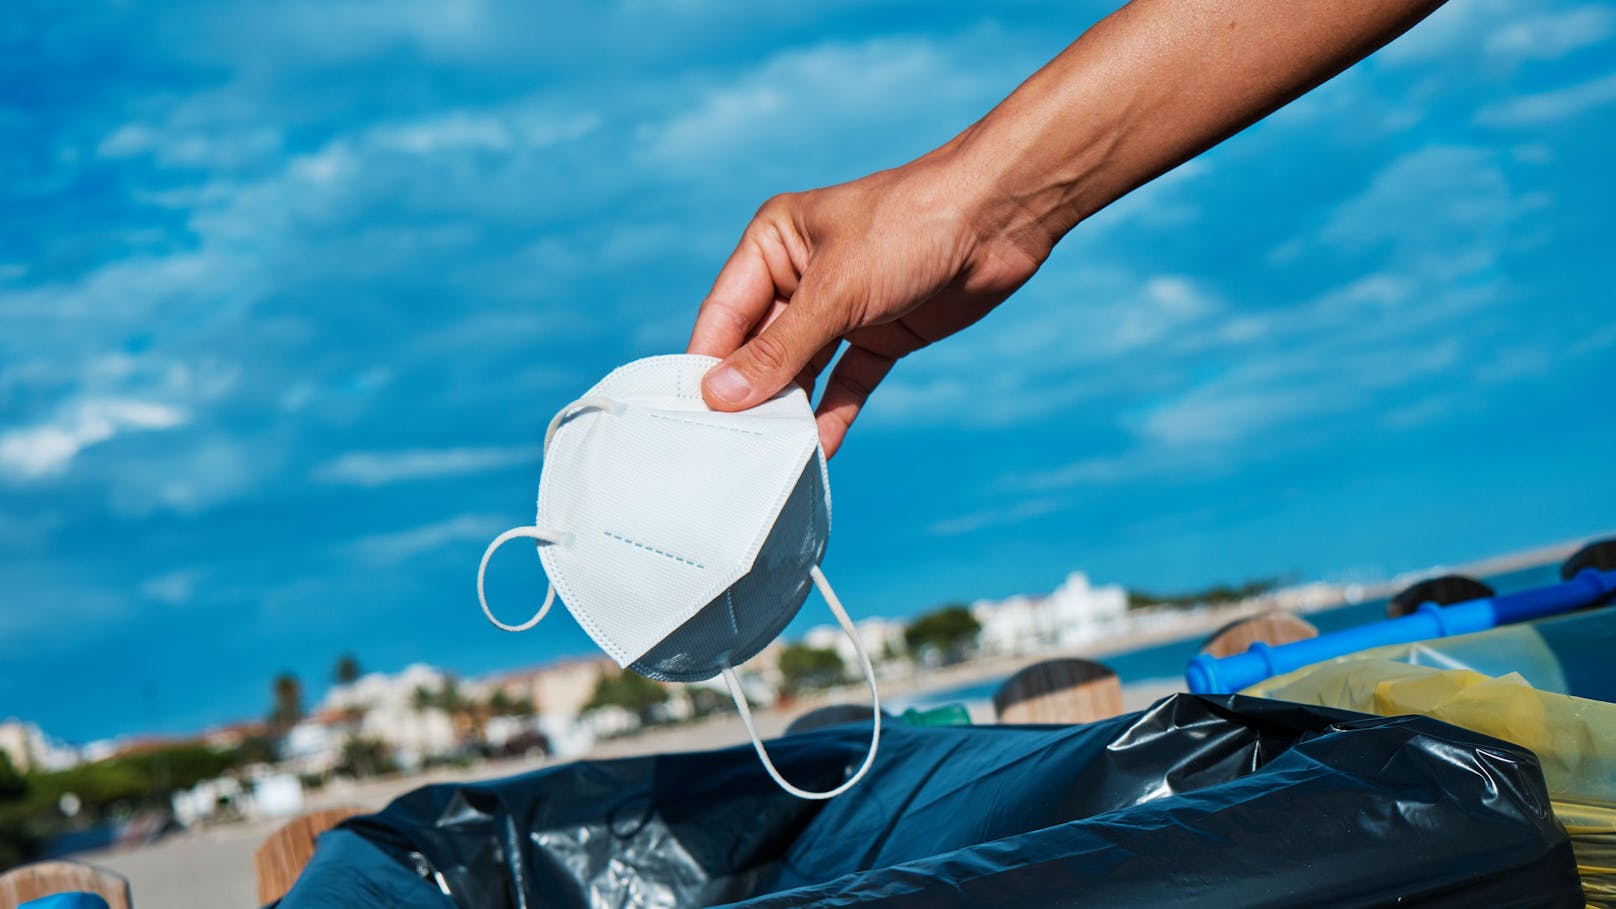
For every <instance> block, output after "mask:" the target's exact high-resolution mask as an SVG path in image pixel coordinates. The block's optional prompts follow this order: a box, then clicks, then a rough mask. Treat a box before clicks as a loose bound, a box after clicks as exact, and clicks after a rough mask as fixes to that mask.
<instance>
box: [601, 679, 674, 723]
mask: <svg viewBox="0 0 1616 909" xmlns="http://www.w3.org/2000/svg"><path fill="white" fill-rule="evenodd" d="M667 699H668V692H667V691H666V690H665V689H664V688H663V687H662V686H661V685H658V684H657V683H656V682H653V681H651V680H650V679H648V678H646V677H645V676H642V675H640V674H639V673H636V672H619V673H617V674H615V675H604V674H603V675H602V676H601V677H600V681H598V682H596V683H595V693H594V694H593V695H592V696H591V697H590V698H589V703H587V704H585V705H584V709H585V710H593V709H594V708H596V707H621V708H623V709H624V710H627V711H628V712H630V713H633V714H635V715H637V716H638V717H639V718H640V719H641V720H649V719H650V718H651V708H653V707H655V706H657V705H658V704H661V703H663V702H665V701H667Z"/></svg>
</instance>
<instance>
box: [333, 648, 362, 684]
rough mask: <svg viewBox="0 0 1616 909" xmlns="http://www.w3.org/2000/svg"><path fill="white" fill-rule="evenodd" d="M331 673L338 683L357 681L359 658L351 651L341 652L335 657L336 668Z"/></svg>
mask: <svg viewBox="0 0 1616 909" xmlns="http://www.w3.org/2000/svg"><path fill="white" fill-rule="evenodd" d="M331 675H332V677H333V678H335V679H336V681H337V684H338V685H352V684H353V683H354V682H357V681H359V675H360V669H359V659H358V658H357V657H355V656H354V655H353V654H351V653H345V654H343V655H342V656H340V657H338V658H337V668H336V669H335V670H333V671H332V673H331Z"/></svg>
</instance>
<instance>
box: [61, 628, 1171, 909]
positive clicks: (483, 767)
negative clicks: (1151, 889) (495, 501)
mask: <svg viewBox="0 0 1616 909" xmlns="http://www.w3.org/2000/svg"><path fill="white" fill-rule="evenodd" d="M1027 662H1029V660H1027V659H1025V658H1020V659H996V660H977V661H971V662H969V663H963V664H960V665H957V666H950V667H943V668H941V669H938V670H935V671H931V672H927V673H925V674H924V676H923V677H920V678H916V679H912V680H906V681H894V682H891V683H889V684H884V685H883V688H882V693H883V697H884V699H886V700H890V701H892V702H895V703H896V702H903V701H906V700H919V699H924V697H925V695H926V693H927V692H929V691H936V690H946V689H952V688H961V687H967V686H972V685H978V684H985V683H988V682H991V681H992V680H993V679H995V678H999V677H1002V676H1004V675H1006V674H1008V673H1009V672H1011V671H1014V670H1015V669H1016V668H1019V667H1020V666H1022V665H1025V664H1026V663H1027ZM1181 687H1182V686H1181V685H1177V684H1174V683H1172V682H1158V683H1154V684H1138V685H1129V686H1126V687H1124V689H1123V706H1124V708H1125V709H1126V710H1137V709H1141V708H1143V707H1146V706H1148V705H1149V704H1151V703H1153V702H1154V701H1156V700H1157V699H1158V698H1160V697H1163V696H1165V695H1167V694H1170V693H1171V692H1172V691H1174V690H1177V689H1179V688H1181ZM868 698H869V691H868V689H866V688H864V687H863V686H862V685H859V686H845V687H843V688H839V689H834V690H832V691H829V692H825V693H822V694H820V695H819V696H817V697H813V698H801V699H798V700H797V701H796V702H794V703H793V704H792V705H791V706H790V707H789V708H782V709H769V710H759V711H757V712H756V713H755V715H754V718H755V719H756V721H757V725H758V731H759V733H761V734H762V735H763V736H764V737H772V736H777V735H779V734H781V733H782V732H783V731H784V730H785V727H786V726H787V724H789V723H790V722H791V720H793V719H795V718H796V717H798V716H800V715H802V714H803V713H806V712H807V711H809V710H813V709H815V708H817V707H821V706H824V705H826V704H832V703H868ZM966 706H967V707H968V708H969V709H970V711H971V718H972V721H973V722H977V723H987V722H992V721H993V713H992V705H991V704H989V703H988V702H986V701H984V700H977V701H974V702H969V703H967V705H966ZM746 741H747V736H746V727H745V726H743V725H742V724H741V721H740V717H739V716H737V715H735V714H732V713H725V714H719V715H716V716H712V717H708V718H706V719H703V720H699V721H696V722H692V723H684V724H680V725H675V726H658V727H653V728H650V729H646V730H644V731H641V732H639V733H636V734H634V735H628V736H623V737H621V738H616V739H610V740H607V741H604V742H601V743H600V744H599V745H598V746H597V747H595V748H594V749H593V750H592V751H591V752H590V753H589V755H588V756H587V757H588V759H603V758H613V757H626V756H630V755H639V754H655V753H663V752H678V751H701V750H707V749H713V748H723V747H727V746H731V745H740V744H743V743H745V742H746ZM549 763H552V762H550V761H547V760H545V759H542V758H540V759H529V758H516V759H511V760H503V761H486V762H483V763H479V764H477V765H475V766H473V767H469V768H465V769H454V770H450V769H438V770H434V771H431V772H427V773H418V774H405V775H396V776H390V777H383V778H377V779H368V780H360V781H348V780H336V781H333V782H331V783H329V784H327V785H326V786H325V787H323V788H322V789H319V790H317V791H314V792H311V793H309V794H308V795H307V796H306V797H305V799H304V810H305V811H316V810H319V809H322V808H333V807H337V806H344V805H347V806H356V807H359V808H363V809H365V810H367V811H375V810H379V809H381V808H382V807H384V806H385V805H386V804H387V803H388V802H389V801H391V800H392V799H394V798H396V797H398V796H400V795H403V794H404V793H406V792H409V791H411V790H414V789H417V788H419V787H421V786H426V785H430V784H433V783H457V782H468V781H473V780H487V779H497V778H499V777H504V776H511V775H515V774H519V773H525V772H528V771H532V770H537V769H539V768H542V767H545V766H547V765H548V764H549ZM283 823H285V819H284V818H277V819H263V820H253V821H242V822H236V823H230V824H219V825H215V826H210V827H205V828H202V829H199V830H193V831H186V832H183V833H178V834H174V835H171V836H168V837H165V838H163V839H162V840H160V841H158V842H155V843H152V844H149V845H144V846H137V847H133V848H126V849H114V850H103V851H99V852H92V853H87V854H84V855H80V856H76V857H75V858H76V859H77V860H80V861H85V862H89V863H91V864H94V865H100V866H102V867H105V868H109V869H111V870H113V871H116V872H118V873H119V874H122V875H124V876H125V877H127V878H128V879H129V883H130V889H131V892H132V894H133V896H134V903H135V905H136V906H137V907H151V906H155V907H161V909H204V907H206V909H215V907H219V906H256V905H258V899H257V885H256V883H255V880H254V876H253V852H254V850H256V849H257V848H258V845H259V844H260V843H262V842H263V841H264V839H265V838H266V837H268V836H269V835H270V834H271V833H273V832H274V831H275V830H276V829H277V828H278V827H280V825H281V824H283Z"/></svg>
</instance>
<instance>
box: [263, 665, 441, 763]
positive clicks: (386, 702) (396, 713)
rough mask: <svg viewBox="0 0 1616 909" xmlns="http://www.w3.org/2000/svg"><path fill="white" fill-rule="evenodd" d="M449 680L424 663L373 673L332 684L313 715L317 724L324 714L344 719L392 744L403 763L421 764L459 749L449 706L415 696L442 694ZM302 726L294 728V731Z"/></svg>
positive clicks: (356, 730)
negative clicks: (423, 700) (435, 704)
mask: <svg viewBox="0 0 1616 909" xmlns="http://www.w3.org/2000/svg"><path fill="white" fill-rule="evenodd" d="M447 684H449V677H448V676H447V675H446V674H444V673H443V672H441V671H439V670H437V669H435V668H433V667H431V666H428V665H426V664H424V663H416V664H414V665H411V666H409V667H406V668H405V669H404V671H403V672H398V673H393V674H391V675H390V674H387V673H382V672H372V673H370V674H368V675H365V676H363V677H361V678H360V679H358V680H357V681H355V682H353V683H351V684H348V685H338V686H336V687H335V688H332V689H331V690H330V691H329V692H328V693H327V694H326V697H325V700H324V701H323V702H321V704H320V708H319V710H317V711H315V713H314V715H313V717H314V720H315V721H316V722H317V723H318V722H320V719H319V718H321V717H331V718H333V719H331V720H329V721H327V722H328V723H329V724H330V725H337V724H338V723H343V724H346V726H345V728H347V729H349V730H351V734H352V735H358V736H363V737H365V738H371V739H377V740H379V741H382V742H384V743H386V744H387V745H389V746H391V747H392V748H393V751H394V756H395V758H396V759H397V760H398V762H399V764H400V765H402V766H404V767H406V768H409V767H416V766H419V765H420V764H421V762H423V761H424V760H426V759H428V758H433V757H439V756H442V755H447V754H452V753H454V752H455V751H456V750H457V749H458V748H459V747H460V737H459V736H458V735H457V734H456V732H455V725H454V720H453V718H452V717H450V715H449V714H448V712H447V711H445V710H442V709H440V708H438V707H435V706H426V705H423V704H421V703H420V696H418V695H417V694H416V692H424V693H425V694H427V695H434V694H438V693H440V692H442V691H443V689H444V687H445V686H446V685H447ZM336 718H341V719H340V720H339V719H336ZM306 722H307V721H306ZM303 725H304V724H299V727H294V730H293V731H294V733H295V732H296V731H297V729H298V728H300V727H302V726H303ZM303 734H304V735H305V736H306V737H307V738H306V739H305V741H307V742H309V743H312V742H313V741H314V740H315V739H316V738H317V737H318V736H319V735H320V733H318V732H315V731H308V732H305V733H303ZM290 738H291V736H288V739H289V740H290ZM337 738H343V737H342V736H338V735H333V736H332V739H333V740H334V739H337ZM337 747H338V748H340V744H338V745H337ZM333 762H334V760H333Z"/></svg>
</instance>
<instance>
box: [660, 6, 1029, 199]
mask: <svg viewBox="0 0 1616 909" xmlns="http://www.w3.org/2000/svg"><path fill="white" fill-rule="evenodd" d="M965 40H966V41H967V42H968V43H969V45H970V50H971V51H972V52H971V53H959V52H957V51H956V49H955V48H953V47H951V46H945V45H943V44H941V43H938V42H935V41H931V40H927V39H921V38H877V39H873V40H870V41H865V42H862V43H857V44H848V43H841V42H832V43H826V44H820V45H817V46H814V47H809V48H792V49H788V50H785V51H781V52H780V53H778V54H776V55H775V56H774V57H772V58H770V59H769V60H767V61H766V62H764V63H763V64H762V65H760V66H758V67H756V68H754V69H752V70H751V71H749V72H746V73H743V74H741V75H740V76H738V77H736V78H734V79H730V80H726V81H725V82H724V83H723V84H722V85H721V86H718V87H715V88H713V89H712V90H710V91H708V92H707V93H706V94H704V95H702V96H701V97H700V98H699V100H698V101H697V103H695V104H694V105H692V106H691V107H689V108H687V109H686V110H684V111H683V112H681V113H678V114H676V115H674V116H673V117H671V118H669V119H667V120H665V121H664V122H662V123H660V124H657V125H654V126H651V127H648V128H647V129H646V130H645V131H644V134H643V137H642V138H643V142H644V147H645V154H646V157H647V158H648V159H649V160H650V161H651V162H653V163H654V164H657V165H661V166H677V167H689V168H691V169H693V170H700V171H702V172H705V173H710V172H711V171H712V169H713V168H714V166H715V161H716V160H728V159H735V160H737V161H738V162H741V163H745V164H747V165H748V166H753V167H755V166H759V165H761V164H763V163H765V162H767V161H769V160H770V159H774V160H775V161H776V162H778V161H780V160H791V161H801V160H802V158H803V156H804V155H820V154H828V153H829V152H831V151H832V150H836V149H840V150H841V151H843V152H844V154H843V155H842V156H841V158H840V160H841V162H842V163H843V164H844V165H845V163H846V161H845V158H846V155H845V152H846V150H847V149H848V147H849V146H855V145H864V144H866V143H867V141H868V140H869V137H870V136H871V135H879V136H880V137H882V138H883V139H889V140H893V141H894V143H900V144H901V147H902V148H904V149H905V150H906V151H910V152H912V153H919V152H921V151H924V150H925V149H926V148H927V147H930V145H935V144H937V143H940V142H942V141H944V140H946V139H947V138H948V137H949V136H950V135H952V134H953V133H954V132H956V131H957V130H958V129H959V128H960V127H962V126H963V125H965V124H966V123H969V122H970V121H971V120H973V119H975V118H976V117H979V116H981V115H982V114H983V113H986V111H987V108H988V107H989V106H991V104H993V103H994V102H996V101H998V100H999V98H1001V97H1002V96H1003V94H1004V93H1005V92H1007V91H1009V90H1010V89H1011V88H1013V87H1014V85H1015V81H1016V80H1018V79H1019V78H1022V77H1025V75H1026V72H1027V70H1028V69H1029V68H1030V67H1031V66H1034V65H1036V63H1035V62H1034V61H1032V60H1031V59H1027V60H1017V59H1014V57H1015V56H1016V55H1015V53H1014V52H1012V51H1008V50H1007V49H1005V48H1003V47H1000V46H998V45H999V44H1000V42H998V41H997V40H996V39H995V36H994V35H993V34H992V33H991V32H977V33H974V34H972V35H970V36H967V38H966V39H965ZM984 59H985V60H987V61H990V62H989V63H988V64H987V65H986V66H983V65H981V64H980V63H978V64H977V66H976V67H974V68H973V67H972V66H970V65H968V64H966V63H963V62H962V61H965V60H974V61H981V60H984ZM1038 62H1041V61H1038ZM893 154H894V152H893V151H891V150H890V149H887V150H886V151H885V153H884V155H883V158H884V159H886V160H887V161H888V163H892V162H891V161H890V158H891V157H892V155H893ZM850 176H851V175H850Z"/></svg>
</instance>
